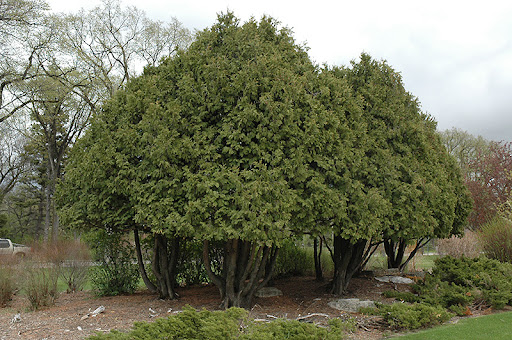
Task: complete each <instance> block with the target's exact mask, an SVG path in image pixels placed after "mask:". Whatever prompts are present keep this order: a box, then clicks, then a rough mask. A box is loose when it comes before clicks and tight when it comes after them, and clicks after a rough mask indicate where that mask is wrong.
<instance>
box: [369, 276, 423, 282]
mask: <svg viewBox="0 0 512 340" xmlns="http://www.w3.org/2000/svg"><path fill="white" fill-rule="evenodd" d="M375 280H377V281H380V282H391V283H405V284H411V283H414V281H413V280H411V279H409V278H407V277H402V276H380V277H376V278H375Z"/></svg>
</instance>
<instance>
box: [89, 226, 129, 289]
mask: <svg viewBox="0 0 512 340" xmlns="http://www.w3.org/2000/svg"><path fill="white" fill-rule="evenodd" d="M86 239H87V242H88V243H89V245H90V246H91V249H92V251H93V259H94V261H96V262H98V263H99V265H98V266H93V267H91V268H90V270H89V274H90V278H91V283H92V285H93V287H94V288H95V289H96V292H97V294H98V295H100V296H113V295H119V294H131V293H133V292H134V291H135V289H136V288H137V285H138V281H139V272H138V268H137V265H136V264H135V258H134V254H133V247H131V245H130V244H129V243H128V242H127V241H126V240H124V239H123V238H122V235H121V234H116V233H108V232H106V231H105V230H98V231H95V232H92V233H90V234H89V235H87V237H86Z"/></svg>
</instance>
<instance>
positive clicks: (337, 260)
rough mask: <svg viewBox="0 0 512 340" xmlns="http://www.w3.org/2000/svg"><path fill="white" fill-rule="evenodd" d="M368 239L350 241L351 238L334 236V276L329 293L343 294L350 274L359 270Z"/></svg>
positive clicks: (352, 274)
mask: <svg viewBox="0 0 512 340" xmlns="http://www.w3.org/2000/svg"><path fill="white" fill-rule="evenodd" d="M367 242H368V241H366V240H360V241H357V242H355V243H352V241H351V240H347V239H344V238H342V237H341V236H335V237H334V254H333V255H334V256H333V261H334V277H333V282H332V286H331V293H332V294H335V295H343V294H345V293H346V292H347V287H348V284H349V282H350V280H351V279H352V276H354V274H355V273H356V272H357V271H358V270H359V268H360V266H361V264H362V262H363V254H364V251H365V248H366V244H367Z"/></svg>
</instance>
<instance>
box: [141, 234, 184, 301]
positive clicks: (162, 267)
mask: <svg viewBox="0 0 512 340" xmlns="http://www.w3.org/2000/svg"><path fill="white" fill-rule="evenodd" d="M133 235H134V240H135V250H136V254H137V262H138V264H139V272H140V274H141V277H142V280H143V281H144V284H145V285H146V287H147V288H148V290H149V291H151V292H153V293H158V296H159V298H160V299H174V298H176V297H177V294H176V290H175V286H176V268H177V263H178V256H179V247H180V242H179V239H178V238H177V237H172V238H168V237H167V236H165V235H162V234H154V235H153V236H154V241H153V258H152V262H151V264H152V270H153V274H154V275H155V279H156V281H155V282H154V283H153V282H152V281H151V280H150V279H149V277H148V275H147V272H146V268H145V265H144V259H143V257H142V250H141V246H140V238H139V231H138V229H137V228H136V227H135V228H134V231H133Z"/></svg>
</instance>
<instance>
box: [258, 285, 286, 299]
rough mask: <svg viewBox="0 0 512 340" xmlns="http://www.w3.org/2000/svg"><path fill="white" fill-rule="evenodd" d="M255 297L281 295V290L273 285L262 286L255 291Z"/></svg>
mask: <svg viewBox="0 0 512 340" xmlns="http://www.w3.org/2000/svg"><path fill="white" fill-rule="evenodd" d="M255 295H256V297H260V298H265V297H272V296H280V295H283V292H282V291H280V290H279V289H277V288H275V287H263V288H261V289H260V290H258V291H257V292H256V294H255Z"/></svg>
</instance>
